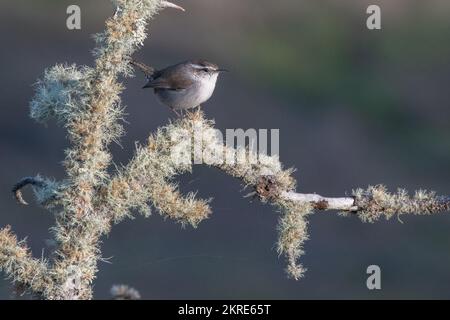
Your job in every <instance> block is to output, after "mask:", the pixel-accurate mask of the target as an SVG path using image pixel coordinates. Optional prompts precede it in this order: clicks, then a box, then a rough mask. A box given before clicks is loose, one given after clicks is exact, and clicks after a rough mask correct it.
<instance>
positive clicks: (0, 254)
mask: <svg viewBox="0 0 450 320" xmlns="http://www.w3.org/2000/svg"><path fill="white" fill-rule="evenodd" d="M0 270H1V271H3V272H5V274H6V275H7V276H8V277H9V278H10V279H11V280H12V281H13V282H14V284H15V285H16V286H21V287H23V288H25V289H26V290H28V291H30V292H31V293H33V294H34V295H37V296H48V294H49V293H51V292H52V289H53V281H52V279H51V278H50V276H49V272H48V266H47V263H46V262H45V261H43V260H38V259H35V258H33V257H32V256H31V254H30V252H29V250H28V248H27V247H26V245H25V243H24V242H23V241H17V238H16V236H15V235H13V234H12V232H11V228H10V227H9V226H8V227H5V228H3V229H1V230H0Z"/></svg>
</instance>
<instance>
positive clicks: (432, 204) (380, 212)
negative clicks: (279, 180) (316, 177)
mask: <svg viewBox="0 0 450 320" xmlns="http://www.w3.org/2000/svg"><path fill="white" fill-rule="evenodd" d="M281 197H282V198H284V199H286V200H288V201H293V202H297V203H310V204H311V205H312V206H313V207H314V209H317V210H339V211H347V212H350V213H353V214H356V215H357V216H358V217H359V218H360V219H361V220H363V221H365V222H366V221H367V222H374V221H376V220H378V219H379V218H380V217H382V216H384V217H385V218H386V219H389V218H391V217H392V216H394V215H402V214H416V215H417V214H419V215H420V214H421V215H428V214H433V213H439V212H445V211H450V196H437V195H436V194H435V193H434V192H429V191H425V190H419V191H416V192H415V194H414V195H413V196H408V193H407V192H406V191H405V190H403V189H399V190H398V191H397V192H396V193H394V194H392V193H389V192H387V190H386V188H385V187H384V186H382V185H378V186H375V187H373V186H369V188H368V189H367V190H362V189H357V190H356V191H354V192H353V196H352V197H345V198H327V197H322V196H320V195H318V194H303V193H296V192H283V193H282V194H281Z"/></svg>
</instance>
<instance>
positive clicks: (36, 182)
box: [12, 176, 63, 208]
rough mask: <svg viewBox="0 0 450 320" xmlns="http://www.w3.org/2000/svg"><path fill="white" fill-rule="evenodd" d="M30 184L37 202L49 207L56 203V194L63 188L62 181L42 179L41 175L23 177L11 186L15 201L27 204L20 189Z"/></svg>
mask: <svg viewBox="0 0 450 320" xmlns="http://www.w3.org/2000/svg"><path fill="white" fill-rule="evenodd" d="M28 185H31V186H32V187H33V191H34V194H35V197H36V200H37V202H38V204H40V205H42V206H44V207H47V208H51V207H54V206H56V205H57V203H58V194H59V193H60V192H61V190H62V189H63V184H62V183H57V182H55V181H52V180H49V179H44V178H42V177H41V176H36V177H25V178H23V179H21V180H19V182H17V183H16V184H15V185H14V186H13V188H12V193H13V195H14V197H15V198H16V200H17V202H18V203H20V204H23V205H28V203H27V202H26V201H25V200H24V198H23V196H22V189H23V188H25V187H26V186H28Z"/></svg>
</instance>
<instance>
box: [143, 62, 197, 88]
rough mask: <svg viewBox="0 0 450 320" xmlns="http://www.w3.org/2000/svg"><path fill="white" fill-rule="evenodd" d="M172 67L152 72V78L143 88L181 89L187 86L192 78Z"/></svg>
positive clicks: (190, 83)
mask: <svg viewBox="0 0 450 320" xmlns="http://www.w3.org/2000/svg"><path fill="white" fill-rule="evenodd" d="M183 74H184V73H182V72H181V73H180V72H179V71H178V70H177V69H175V68H174V67H169V68H166V69H164V70H161V71H157V72H155V73H154V75H153V78H152V79H150V80H149V81H148V83H147V84H146V85H145V86H144V88H154V89H166V90H183V89H186V88H189V87H190V86H191V85H192V84H193V83H194V80H193V79H192V78H191V77H186V76H183Z"/></svg>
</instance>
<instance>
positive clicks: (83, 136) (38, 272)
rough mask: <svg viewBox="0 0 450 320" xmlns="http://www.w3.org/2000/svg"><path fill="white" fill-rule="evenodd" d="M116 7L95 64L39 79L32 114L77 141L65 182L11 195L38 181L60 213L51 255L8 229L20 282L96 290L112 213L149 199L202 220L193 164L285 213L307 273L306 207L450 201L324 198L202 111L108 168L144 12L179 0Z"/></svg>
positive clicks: (41, 290) (32, 288)
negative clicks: (187, 182)
mask: <svg viewBox="0 0 450 320" xmlns="http://www.w3.org/2000/svg"><path fill="white" fill-rule="evenodd" d="M113 3H114V4H115V6H116V10H115V14H114V15H113V16H112V17H111V18H110V19H108V20H107V22H106V30H105V32H103V33H101V34H99V35H97V36H96V40H97V47H96V49H95V52H94V54H95V59H96V60H95V66H94V67H86V66H82V67H79V66H75V65H56V66H54V67H52V68H50V69H48V70H47V71H46V72H45V74H44V77H43V78H42V79H41V80H39V81H38V82H37V84H36V94H35V97H34V98H33V100H32V102H31V104H30V110H31V111H30V115H31V117H32V118H33V119H35V120H37V121H39V122H46V121H48V120H49V119H51V118H54V119H56V120H57V122H58V123H60V124H62V125H63V126H64V127H65V128H66V129H67V131H68V136H69V140H70V142H71V146H70V147H69V149H68V150H66V158H65V161H64V165H65V168H66V172H67V177H66V179H64V180H63V181H62V182H55V181H52V180H49V179H45V178H42V177H40V176H36V177H26V178H23V179H21V180H20V181H19V182H18V183H17V184H16V185H15V186H14V187H13V190H12V191H13V194H14V196H15V198H16V199H17V200H18V201H19V202H20V203H22V204H26V201H25V200H24V198H23V196H22V192H21V191H22V189H23V188H25V187H26V186H31V187H32V188H33V191H34V194H35V197H36V200H37V203H38V204H40V205H42V206H44V207H45V208H47V209H51V211H52V212H53V213H54V215H55V225H54V226H53V227H52V228H51V230H52V232H53V235H54V238H55V242H56V247H55V250H54V253H53V255H52V257H51V259H49V262H46V261H43V260H37V259H35V258H33V257H32V256H31V254H30V253H29V251H28V249H27V248H26V247H25V245H24V243H23V242H18V241H17V239H16V237H15V236H14V235H13V234H12V233H11V231H10V229H9V227H7V228H5V229H2V230H0V269H1V270H2V271H4V272H5V273H6V274H7V275H8V276H9V277H10V278H11V279H12V281H13V283H14V284H15V285H17V286H21V287H25V288H26V289H27V290H28V291H29V292H31V293H32V294H34V295H36V296H39V297H41V298H44V299H90V298H92V283H93V281H94V279H95V276H96V273H97V271H98V270H97V262H98V261H99V260H100V259H101V251H100V247H99V246H100V239H101V237H102V236H103V235H105V234H108V233H109V232H110V230H111V226H112V225H113V224H114V223H117V222H120V221H121V220H122V219H124V218H125V217H128V216H131V215H132V213H133V211H135V210H138V211H140V212H141V213H143V214H146V215H147V214H148V213H149V212H150V211H149V206H150V205H151V206H153V207H154V208H155V209H156V210H157V211H158V212H159V213H160V214H161V215H163V216H164V217H168V218H171V219H173V220H175V221H177V222H180V223H181V224H182V225H183V226H184V225H191V226H194V227H196V226H197V225H198V224H199V223H200V222H201V221H203V220H204V219H206V218H208V217H209V215H210V213H211V208H210V206H209V203H210V200H209V199H208V200H203V199H197V198H196V194H195V193H193V192H190V193H188V194H187V195H183V194H182V193H181V192H180V191H179V190H178V187H177V184H176V177H177V175H179V174H182V173H190V172H192V170H193V167H194V164H202V165H207V166H210V167H214V168H217V169H219V170H221V171H223V172H225V173H226V174H228V175H230V176H233V177H235V178H237V179H239V180H240V181H241V182H242V184H243V185H244V186H245V187H246V188H248V189H250V191H251V192H250V195H253V196H254V197H257V198H259V199H260V200H261V201H262V202H264V203H268V204H270V205H272V206H273V207H274V209H275V210H276V211H278V212H279V213H280V218H279V223H278V232H279V237H278V242H277V251H278V253H279V254H283V255H284V256H285V257H286V260H287V272H288V274H289V275H290V276H291V277H293V278H295V279H299V278H301V277H302V276H303V273H304V271H305V269H304V268H303V266H302V265H301V264H299V262H298V260H299V257H300V256H301V255H302V254H303V244H304V242H305V241H306V240H307V239H308V233H307V216H308V215H309V214H312V213H313V212H314V210H329V209H333V210H339V211H344V212H350V213H353V214H356V215H358V216H359V217H360V218H361V219H362V220H363V221H369V222H373V221H376V220H378V219H379V218H380V217H383V216H384V217H386V218H390V217H392V216H394V215H401V214H431V213H436V212H441V211H449V209H450V197H438V196H436V195H435V194H434V193H432V192H425V191H418V192H416V194H415V195H414V196H412V197H410V196H408V195H407V194H406V192H405V191H404V190H399V191H398V192H397V193H394V194H391V193H388V192H387V191H386V189H385V188H384V187H382V186H376V187H369V188H368V189H367V190H360V189H358V190H356V191H354V192H353V194H352V196H351V197H343V198H325V197H322V196H319V195H316V194H301V193H298V192H296V181H295V179H294V178H293V177H292V172H293V170H292V169H285V168H283V165H282V164H281V162H280V160H279V159H278V157H277V156H267V155H264V154H256V153H255V152H254V151H250V150H249V149H248V148H244V147H242V148H241V147H238V148H235V147H234V146H232V145H228V144H226V143H224V142H223V141H222V139H221V138H220V134H218V132H217V130H216V129H215V128H214V123H213V121H211V120H207V119H205V117H204V114H203V113H202V112H200V111H198V112H195V113H188V114H187V116H185V117H183V118H181V119H178V120H176V121H175V122H173V123H170V124H168V125H166V126H163V127H161V128H159V129H158V130H157V132H155V133H154V134H152V135H150V137H149V139H148V143H147V144H146V145H144V146H142V145H138V147H137V150H136V153H135V155H134V157H133V158H132V160H131V161H130V162H129V163H128V164H126V165H124V166H123V167H120V168H119V169H118V170H117V172H116V173H115V174H114V175H111V174H109V173H108V168H109V166H110V163H111V160H112V159H111V154H110V151H109V150H108V146H109V144H110V143H111V142H113V141H115V140H117V139H119V138H120V136H121V135H122V134H123V128H122V126H121V124H120V122H121V119H122V117H123V107H122V106H121V101H120V94H121V92H122V91H123V86H122V84H121V83H120V82H119V76H127V75H129V74H130V73H131V71H132V70H131V67H130V63H129V62H130V61H131V55H132V54H133V52H134V51H136V49H138V48H139V47H140V46H142V44H143V41H144V40H145V38H146V30H145V28H146V23H147V22H148V20H149V19H150V18H151V17H153V15H154V14H156V13H157V12H158V11H159V10H161V9H163V8H166V7H168V8H176V9H179V10H184V9H183V8H181V7H179V6H177V5H175V4H173V3H171V2H168V1H163V0H113ZM113 293H114V294H115V295H116V296H118V297H122V298H127V297H128V298H129V297H131V296H133V295H134V296H136V294H135V293H132V291H130V290H128V288H127V287H123V286H120V287H116V288H115V290H114V292H113Z"/></svg>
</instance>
